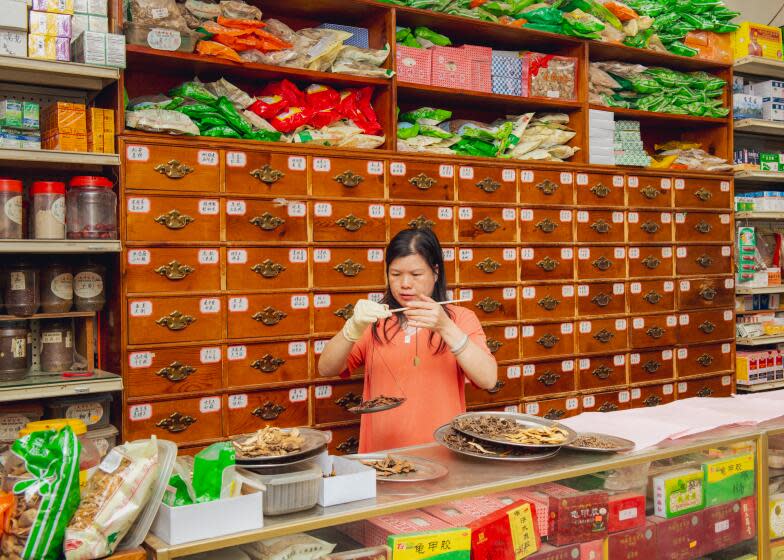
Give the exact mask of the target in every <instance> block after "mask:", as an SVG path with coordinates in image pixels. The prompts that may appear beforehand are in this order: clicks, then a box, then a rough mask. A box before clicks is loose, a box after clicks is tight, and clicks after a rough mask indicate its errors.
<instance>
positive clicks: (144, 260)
mask: <svg viewBox="0 0 784 560" xmlns="http://www.w3.org/2000/svg"><path fill="white" fill-rule="evenodd" d="M150 260H151V259H150V251H148V250H147V249H130V250H129V251H128V264H132V265H145V264H150Z"/></svg>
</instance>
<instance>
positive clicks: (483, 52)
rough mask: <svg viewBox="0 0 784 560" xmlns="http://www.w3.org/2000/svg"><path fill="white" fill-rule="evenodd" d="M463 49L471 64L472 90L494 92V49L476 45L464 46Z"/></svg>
mask: <svg viewBox="0 0 784 560" xmlns="http://www.w3.org/2000/svg"><path fill="white" fill-rule="evenodd" d="M461 49H462V50H463V51H464V52H465V55H466V57H467V58H468V59H469V60H470V63H471V89H472V90H473V91H486V92H490V91H492V90H493V79H492V74H491V71H492V70H491V69H492V64H493V49H491V48H490V47H478V46H476V45H463V46H462V47H461Z"/></svg>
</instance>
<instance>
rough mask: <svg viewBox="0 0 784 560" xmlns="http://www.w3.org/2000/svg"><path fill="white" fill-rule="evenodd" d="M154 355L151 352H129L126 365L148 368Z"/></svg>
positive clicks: (134, 367)
mask: <svg viewBox="0 0 784 560" xmlns="http://www.w3.org/2000/svg"><path fill="white" fill-rule="evenodd" d="M154 357H155V354H153V353H152V352H131V353H130V354H128V365H129V366H130V367H131V368H133V369H140V368H148V367H150V366H151V365H152V359H153V358H154Z"/></svg>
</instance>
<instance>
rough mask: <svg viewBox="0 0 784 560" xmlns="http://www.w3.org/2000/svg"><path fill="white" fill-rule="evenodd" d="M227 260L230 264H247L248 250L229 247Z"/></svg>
mask: <svg viewBox="0 0 784 560" xmlns="http://www.w3.org/2000/svg"><path fill="white" fill-rule="evenodd" d="M227 260H228V261H229V264H245V263H246V262H248V252H247V251H246V250H245V249H229V252H228V256H227Z"/></svg>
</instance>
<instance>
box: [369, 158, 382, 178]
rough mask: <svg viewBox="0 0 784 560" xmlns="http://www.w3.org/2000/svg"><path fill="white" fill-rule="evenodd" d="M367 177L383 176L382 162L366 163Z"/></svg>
mask: <svg viewBox="0 0 784 560" xmlns="http://www.w3.org/2000/svg"><path fill="white" fill-rule="evenodd" d="M367 172H368V175H383V174H384V162H383V161H369V162H367Z"/></svg>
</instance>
